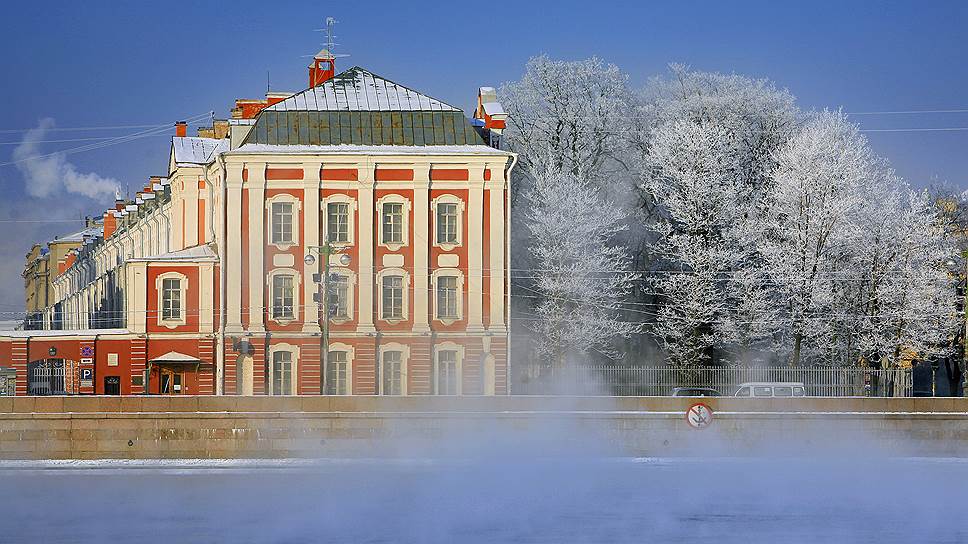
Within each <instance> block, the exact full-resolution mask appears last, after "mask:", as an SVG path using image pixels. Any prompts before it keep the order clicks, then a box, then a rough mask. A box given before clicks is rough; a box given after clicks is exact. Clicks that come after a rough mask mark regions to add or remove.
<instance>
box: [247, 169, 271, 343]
mask: <svg viewBox="0 0 968 544" xmlns="http://www.w3.org/2000/svg"><path fill="white" fill-rule="evenodd" d="M248 169H249V179H248V181H247V182H246V184H245V185H246V189H248V191H249V212H248V213H249V248H248V249H249V286H248V289H249V331H250V332H254V333H262V332H265V325H264V323H263V320H262V316H263V313H264V308H263V307H264V300H265V289H266V279H265V278H266V275H265V266H264V262H265V261H264V259H263V253H264V251H265V232H266V221H265V217H266V209H265V195H266V165H265V164H262V163H256V164H249V165H248Z"/></svg>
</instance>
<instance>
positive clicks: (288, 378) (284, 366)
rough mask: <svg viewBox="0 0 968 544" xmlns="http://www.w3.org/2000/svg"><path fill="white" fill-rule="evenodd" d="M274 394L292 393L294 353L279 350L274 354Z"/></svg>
mask: <svg viewBox="0 0 968 544" xmlns="http://www.w3.org/2000/svg"><path fill="white" fill-rule="evenodd" d="M272 394H273V395H291V394H292V353H291V352H288V351H277V352H275V353H273V354H272Z"/></svg>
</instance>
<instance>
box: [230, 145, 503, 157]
mask: <svg viewBox="0 0 968 544" xmlns="http://www.w3.org/2000/svg"><path fill="white" fill-rule="evenodd" d="M229 153H230V154H246V153H253V154H261V153H286V154H297V155H302V154H305V155H407V154H419V155H504V156H508V155H510V153H509V152H507V151H501V150H500V149H494V148H493V147H490V146H486V145H423V146H412V145H349V144H341V145H279V144H276V145H271V144H244V145H242V146H240V147H239V148H237V149H235V150H233V151H230V152H229Z"/></svg>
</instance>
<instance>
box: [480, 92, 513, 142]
mask: <svg viewBox="0 0 968 544" xmlns="http://www.w3.org/2000/svg"><path fill="white" fill-rule="evenodd" d="M507 118H508V114H507V113H506V112H505V111H504V107H503V106H501V103H500V102H498V101H497V91H495V90H494V87H481V88H480V90H479V91H478V93H477V109H475V110H474V121H475V123H474V125H475V126H477V127H478V128H479V129H481V132H482V135H483V136H484V137H485V139H486V140H487V143H488V144H489V145H490V146H491V147H495V148H500V147H501V134H502V133H503V132H504V129H505V127H506V126H507Z"/></svg>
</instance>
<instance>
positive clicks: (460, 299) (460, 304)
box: [430, 268, 464, 325]
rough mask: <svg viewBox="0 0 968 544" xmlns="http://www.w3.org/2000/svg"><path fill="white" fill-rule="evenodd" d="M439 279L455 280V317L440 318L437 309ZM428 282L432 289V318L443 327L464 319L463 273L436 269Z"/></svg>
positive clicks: (450, 269)
mask: <svg viewBox="0 0 968 544" xmlns="http://www.w3.org/2000/svg"><path fill="white" fill-rule="evenodd" d="M440 278H457V315H456V316H448V317H441V316H440V309H439V308H438V307H437V306H438V303H437V300H438V297H437V281H438V280H439V279H440ZM430 282H431V285H432V287H433V293H432V297H431V298H432V299H433V301H432V302H433V318H434V321H439V322H441V323H443V324H444V325H450V324H453V323H455V322H457V321H460V320H461V319H463V318H464V273H463V272H462V271H461V270H460V269H459V268H438V269H436V270H434V271H433V273H431V274H430Z"/></svg>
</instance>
